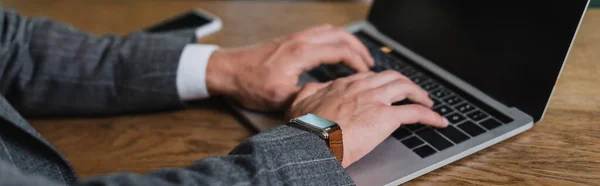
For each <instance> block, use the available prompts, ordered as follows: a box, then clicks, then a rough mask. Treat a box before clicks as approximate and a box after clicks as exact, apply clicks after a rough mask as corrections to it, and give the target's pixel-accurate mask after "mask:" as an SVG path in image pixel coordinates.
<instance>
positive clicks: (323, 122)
mask: <svg viewBox="0 0 600 186" xmlns="http://www.w3.org/2000/svg"><path fill="white" fill-rule="evenodd" d="M298 120H301V121H302V122H304V123H306V124H310V125H312V126H314V127H316V128H319V129H326V128H329V127H332V126H335V125H337V124H336V123H335V122H332V121H329V120H327V119H324V118H321V117H319V116H316V115H314V114H306V115H304V116H301V117H299V118H298Z"/></svg>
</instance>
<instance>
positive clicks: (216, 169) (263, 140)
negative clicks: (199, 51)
mask: <svg viewBox="0 0 600 186" xmlns="http://www.w3.org/2000/svg"><path fill="white" fill-rule="evenodd" d="M352 183H353V182H352V180H351V179H350V177H349V176H348V175H347V174H346V173H345V172H344V169H343V168H342V167H341V165H340V164H339V163H338V162H337V161H336V160H335V158H334V157H333V155H332V154H331V153H330V152H329V149H328V148H327V146H326V145H325V143H324V141H323V140H322V139H320V138H319V137H318V136H316V135H314V134H312V133H308V132H305V131H301V130H298V129H295V128H291V127H287V126H284V127H278V128H275V129H272V130H270V131H267V132H265V133H262V134H259V135H256V136H254V137H251V138H250V139H248V140H246V141H245V142H243V143H242V144H240V145H239V146H238V147H237V148H235V149H234V150H233V151H232V152H231V153H230V154H229V155H226V156H216V157H210V158H206V159H204V160H201V161H199V162H197V163H195V164H193V165H192V166H189V167H187V168H185V169H163V170H158V171H155V172H152V173H149V174H146V175H137V174H114V175H108V176H103V177H98V178H92V179H89V180H85V181H83V182H82V185H345V184H352Z"/></svg>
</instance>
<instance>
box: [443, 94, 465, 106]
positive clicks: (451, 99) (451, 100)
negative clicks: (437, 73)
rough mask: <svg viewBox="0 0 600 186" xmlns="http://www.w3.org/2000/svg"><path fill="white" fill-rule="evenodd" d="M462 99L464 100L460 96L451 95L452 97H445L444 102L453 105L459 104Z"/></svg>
mask: <svg viewBox="0 0 600 186" xmlns="http://www.w3.org/2000/svg"><path fill="white" fill-rule="evenodd" d="M462 101H463V99H462V98H460V97H458V96H450V97H448V98H446V99H444V102H446V103H448V105H452V106H454V105H456V104H459V103H460V102H462Z"/></svg>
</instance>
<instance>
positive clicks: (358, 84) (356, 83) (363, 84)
mask: <svg viewBox="0 0 600 186" xmlns="http://www.w3.org/2000/svg"><path fill="white" fill-rule="evenodd" d="M367 85H368V82H366V81H365V80H357V81H354V82H352V83H350V86H349V88H350V89H360V88H363V87H366V86H367Z"/></svg>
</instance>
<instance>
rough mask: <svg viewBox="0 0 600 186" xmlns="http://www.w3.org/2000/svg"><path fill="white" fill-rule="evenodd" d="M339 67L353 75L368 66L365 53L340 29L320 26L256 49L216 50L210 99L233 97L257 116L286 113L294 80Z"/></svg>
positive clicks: (208, 77)
mask: <svg viewBox="0 0 600 186" xmlns="http://www.w3.org/2000/svg"><path fill="white" fill-rule="evenodd" d="M340 61H341V62H343V63H344V64H346V65H348V66H349V67H350V68H352V69H354V70H355V71H357V72H365V71H368V70H369V68H370V67H372V66H373V65H374V62H373V59H372V58H371V56H370V54H369V52H368V50H367V48H366V47H365V46H363V45H362V43H361V42H360V41H359V40H358V39H357V38H355V37H354V36H353V35H351V34H350V33H348V32H346V31H345V30H344V29H343V28H334V27H333V26H331V25H324V26H320V27H316V28H313V29H309V30H306V31H302V32H298V33H294V34H291V35H288V36H284V37H281V38H277V39H273V40H270V41H267V42H264V43H260V44H257V45H253V46H249V47H245V48H239V49H231V50H219V51H216V52H215V53H213V55H212V56H211V59H210V61H209V63H208V67H207V74H206V83H207V88H208V91H209V93H210V94H211V95H227V96H232V97H234V98H235V99H236V100H237V101H238V102H240V103H241V104H242V105H243V106H245V107H247V108H250V109H257V110H265V111H271V110H279V109H283V108H287V107H288V106H289V105H290V104H291V102H292V101H293V98H294V97H295V96H296V93H297V92H298V90H299V89H300V88H299V87H297V86H296V84H297V83H298V78H299V76H300V74H302V73H303V72H305V71H308V70H311V69H313V68H315V67H317V66H319V65H321V64H334V63H338V62H340Z"/></svg>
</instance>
